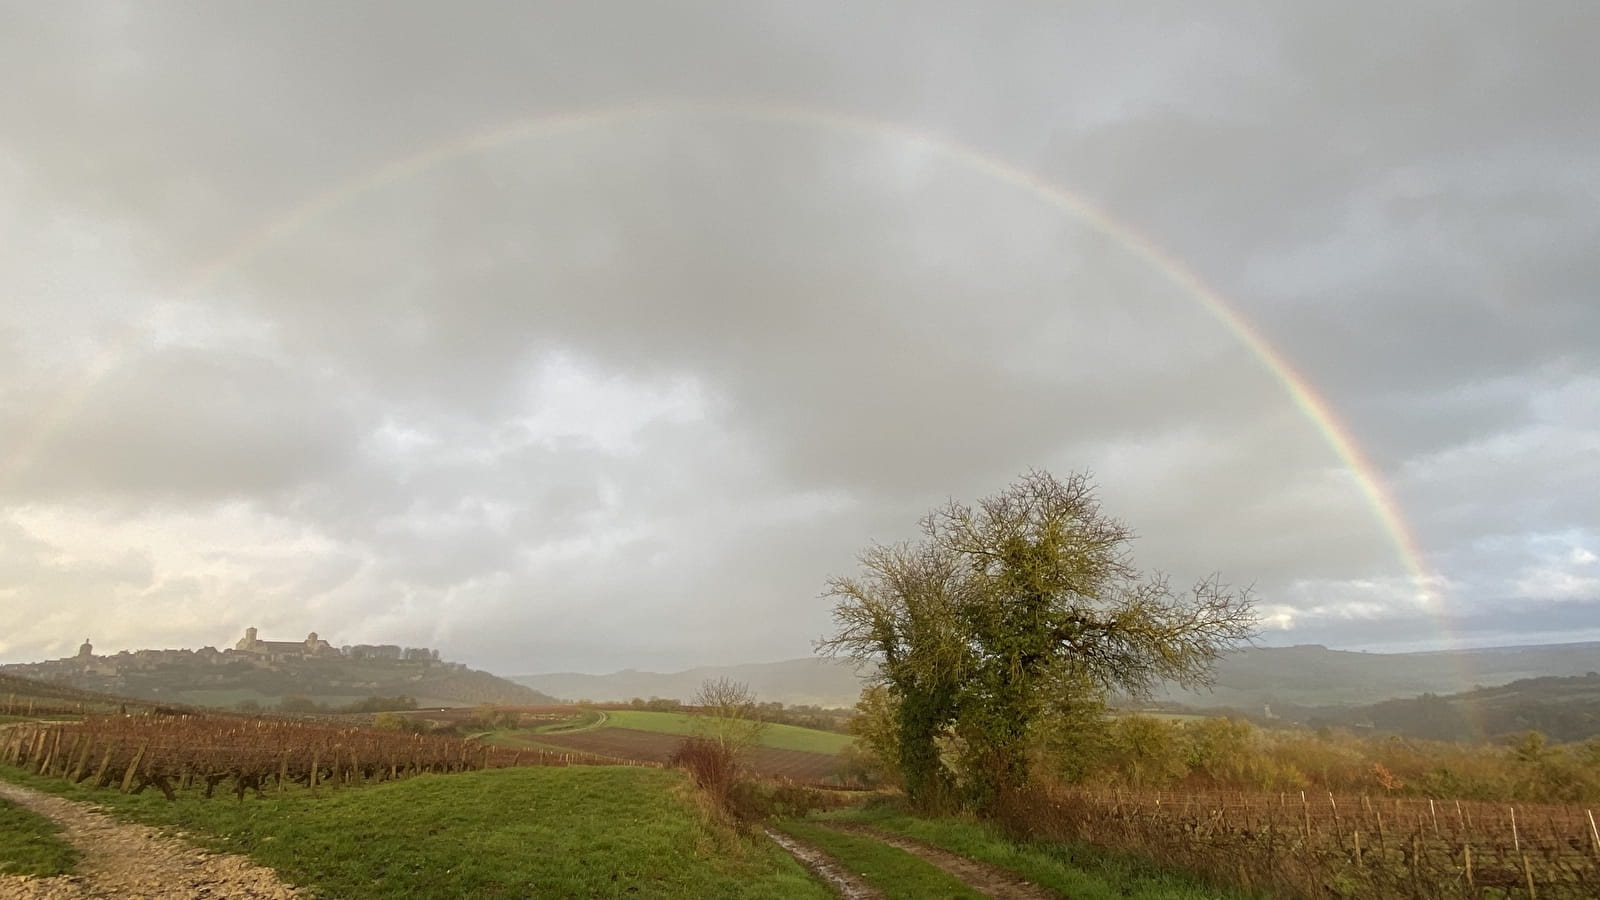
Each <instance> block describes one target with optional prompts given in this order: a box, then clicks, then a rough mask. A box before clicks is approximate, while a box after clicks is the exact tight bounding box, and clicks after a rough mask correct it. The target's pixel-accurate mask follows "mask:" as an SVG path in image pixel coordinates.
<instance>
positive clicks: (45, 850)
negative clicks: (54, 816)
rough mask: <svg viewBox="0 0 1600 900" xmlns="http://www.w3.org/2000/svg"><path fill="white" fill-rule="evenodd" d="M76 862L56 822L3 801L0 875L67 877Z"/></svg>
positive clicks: (0, 818)
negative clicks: (62, 838)
mask: <svg viewBox="0 0 1600 900" xmlns="http://www.w3.org/2000/svg"><path fill="white" fill-rule="evenodd" d="M77 861H78V851H76V850H74V849H73V848H72V847H71V846H69V845H68V844H67V843H66V842H65V841H63V840H61V837H60V830H59V829H57V828H56V825H55V823H54V822H52V821H50V820H49V819H46V818H45V817H44V816H41V815H39V814H38V813H36V812H33V811H32V810H28V809H23V808H22V807H20V806H17V805H16V804H14V803H11V802H9V801H6V800H0V875H37V876H41V877H43V876H50V875H65V874H67V873H68V872H71V871H72V867H73V866H74V865H75V864H76V863H77Z"/></svg>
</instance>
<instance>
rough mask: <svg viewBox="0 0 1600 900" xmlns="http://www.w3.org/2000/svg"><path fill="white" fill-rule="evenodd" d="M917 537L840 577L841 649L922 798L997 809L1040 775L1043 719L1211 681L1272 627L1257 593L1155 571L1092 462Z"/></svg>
mask: <svg viewBox="0 0 1600 900" xmlns="http://www.w3.org/2000/svg"><path fill="white" fill-rule="evenodd" d="M921 530H922V535H923V537H922V539H921V540H920V541H918V542H915V543H904V544H895V545H876V544H875V545H873V546H871V547H868V548H867V549H866V551H864V552H863V553H862V554H861V557H860V562H861V572H860V574H858V575H854V576H849V577H840V578H835V579H833V580H832V581H831V582H830V583H829V585H828V593H829V595H830V596H832V597H833V598H834V600H835V606H834V619H835V621H836V623H837V625H838V632H837V633H836V634H835V635H834V636H833V637H831V638H829V639H826V640H824V641H822V642H821V643H820V645H819V649H820V650H822V651H823V652H826V653H830V654H834V655H841V656H845V657H848V658H851V659H854V660H856V661H857V662H858V663H860V664H863V665H865V666H868V667H870V671H871V672H872V673H873V674H874V676H875V681H876V683H877V685H878V687H879V689H878V690H877V691H869V693H868V694H867V695H866V697H865V698H864V701H863V708H862V723H861V731H862V734H863V743H864V744H865V745H866V746H867V747H868V749H869V750H871V751H873V752H875V753H876V754H877V755H878V756H880V757H881V758H883V759H885V760H887V761H889V762H890V763H891V764H892V766H893V768H894V769H895V770H896V771H897V773H898V775H899V777H900V779H901V781H902V782H903V784H904V786H905V789H906V792H907V794H908V795H909V797H910V798H911V800H912V801H913V802H916V803H918V804H921V805H925V806H927V805H942V804H944V803H946V802H949V801H951V800H960V801H964V802H965V803H967V804H968V805H970V806H971V807H972V808H974V809H975V810H977V811H979V812H981V813H994V812H998V811H999V810H1000V809H1002V808H1003V807H1004V806H1005V805H1006V804H1007V803H1008V802H1009V801H1010V800H1011V799H1012V798H1014V797H1016V796H1017V795H1018V794H1019V793H1020V792H1022V791H1023V790H1025V789H1026V787H1027V786H1028V784H1029V782H1030V780H1031V779H1032V777H1033V776H1034V774H1035V772H1034V766H1033V765H1032V755H1033V754H1032V750H1033V748H1034V746H1035V745H1036V741H1037V735H1038V732H1039V730H1040V727H1041V724H1042V723H1045V722H1056V723H1063V722H1064V723H1068V727H1070V723H1071V722H1073V721H1074V720H1080V719H1081V718H1082V717H1083V716H1086V715H1092V714H1096V711H1097V709H1098V706H1099V704H1100V703H1101V701H1102V699H1103V696H1104V694H1105V692H1106V691H1108V690H1110V689H1117V690H1120V691H1123V692H1128V693H1139V692H1141V691H1144V690H1147V689H1148V688H1149V687H1150V686H1151V685H1153V684H1154V683H1155V682H1157V681H1160V680H1169V679H1170V680H1174V681H1177V682H1179V683H1182V684H1189V685H1192V684H1197V683H1204V682H1205V681H1206V680H1207V678H1208V676H1209V672H1210V665H1211V663H1212V662H1213V661H1214V660H1216V659H1217V658H1218V657H1219V656H1220V655H1221V654H1223V653H1224V652H1226V651H1228V650H1230V649H1232V648H1233V647H1235V646H1236V645H1238V644H1239V643H1241V642H1244V641H1246V640H1248V639H1249V638H1250V637H1251V636H1252V635H1253V634H1254V628H1255V618H1254V615H1253V613H1252V610H1251V604H1250V598H1249V592H1248V591H1233V590H1230V589H1229V588H1228V587H1227V586H1226V585H1224V584H1222V583H1221V582H1220V581H1219V580H1218V579H1216V578H1215V577H1213V578H1211V579H1208V580H1205V581H1202V582H1200V583H1199V584H1197V585H1195V586H1194V588H1193V589H1192V590H1190V591H1187V592H1179V591H1175V590H1173V589H1172V588H1171V587H1170V586H1169V584H1168V582H1167V580H1166V579H1165V578H1164V577H1162V576H1160V575H1153V576H1145V575H1142V574H1141V573H1140V572H1139V571H1138V570H1137V569H1136V568H1135V567H1134V566H1133V563H1132V561H1131V557H1130V555H1129V545H1130V543H1131V541H1132V539H1133V533H1132V531H1131V530H1130V529H1129V528H1128V527H1127V526H1126V525H1124V524H1122V523H1121V522H1119V521H1117V520H1115V519H1113V518H1110V517H1109V516H1107V515H1105V514H1104V513H1103V512H1102V511H1101V509H1100V505H1099V502H1098V500H1097V498H1096V496H1095V492H1094V489H1093V486H1092V485H1091V484H1090V482H1089V480H1088V478H1087V477H1086V476H1084V475H1079V474H1074V475H1072V476H1071V477H1069V478H1068V479H1067V480H1065V481H1061V480H1058V479H1057V478H1055V477H1054V476H1052V475H1051V474H1049V473H1048V472H1042V471H1035V472H1031V473H1029V474H1028V475H1026V476H1024V477H1023V478H1021V479H1020V480H1018V481H1017V482H1016V483H1014V484H1012V485H1011V486H1010V487H1009V488H1007V489H1006V490H1004V491H1002V492H1001V493H999V494H997V495H995V496H992V497H989V498H986V499H984V500H981V501H980V502H979V503H978V504H977V505H976V506H971V505H967V504H963V503H959V502H956V501H951V502H949V503H947V504H945V505H944V506H941V507H939V508H937V509H935V510H934V511H933V512H931V513H929V514H928V515H927V516H926V517H924V518H923V520H922V522H921Z"/></svg>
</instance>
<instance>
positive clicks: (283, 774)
mask: <svg viewBox="0 0 1600 900" xmlns="http://www.w3.org/2000/svg"><path fill="white" fill-rule="evenodd" d="M288 781H289V751H287V750H285V751H283V758H282V759H280V760H278V793H280V794H281V793H283V792H284V791H286V790H288V787H287V786H286V785H287V782H288Z"/></svg>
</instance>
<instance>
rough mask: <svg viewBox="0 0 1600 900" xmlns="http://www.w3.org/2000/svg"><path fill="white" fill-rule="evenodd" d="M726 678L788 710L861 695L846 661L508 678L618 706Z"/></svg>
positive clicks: (838, 703) (679, 695) (851, 701)
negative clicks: (640, 698) (780, 704)
mask: <svg viewBox="0 0 1600 900" xmlns="http://www.w3.org/2000/svg"><path fill="white" fill-rule="evenodd" d="M719 677H728V678H732V679H733V680H735V681H740V682H743V683H744V684H747V685H749V687H750V690H752V691H754V692H755V695H756V698H757V699H759V700H761V701H763V702H768V703H770V702H777V703H782V704H785V705H788V706H821V707H850V706H854V705H855V703H856V699H857V698H859V697H860V696H861V680H860V678H859V677H858V676H857V675H856V670H855V668H854V667H853V666H851V665H850V664H848V663H843V662H837V661H834V660H826V659H817V658H814V657H808V658H804V659H790V660H784V661H783V662H774V663H748V664H745V665H736V666H702V667H700V668H697V669H686V670H684V671H682V672H666V673H663V672H640V671H637V670H634V669H628V670H626V671H622V672H613V673H612V674H610V675H580V674H577V673H574V672H558V673H553V674H548V675H513V676H511V680H512V681H515V682H516V683H518V684H521V685H526V686H527V687H530V688H533V689H535V690H538V691H542V692H544V693H546V694H551V695H553V696H556V697H560V698H561V699H563V700H569V701H577V700H593V701H595V702H596V703H612V702H615V703H623V702H627V701H629V700H632V699H633V698H635V697H643V698H645V699H647V700H648V699H649V698H651V697H666V698H670V699H674V700H682V701H684V702H688V700H689V699H690V698H691V697H693V696H694V694H695V691H697V690H699V689H700V685H701V684H702V683H703V682H704V681H705V680H706V679H708V678H719Z"/></svg>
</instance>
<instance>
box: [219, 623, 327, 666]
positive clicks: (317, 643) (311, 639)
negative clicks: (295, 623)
mask: <svg viewBox="0 0 1600 900" xmlns="http://www.w3.org/2000/svg"><path fill="white" fill-rule="evenodd" d="M233 649H235V650H238V651H239V652H241V653H257V654H260V655H262V656H266V657H269V658H283V657H293V658H308V657H316V656H338V655H339V651H338V650H337V649H336V648H335V647H334V646H333V645H332V644H329V643H328V642H327V641H324V640H322V639H321V638H318V637H317V633H316V632H315V631H313V632H311V633H310V634H308V635H306V639H305V640H303V641H263V640H261V639H260V638H258V637H256V629H255V626H251V627H249V628H246V629H245V630H244V637H242V638H240V639H239V643H237V644H234V645H233Z"/></svg>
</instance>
